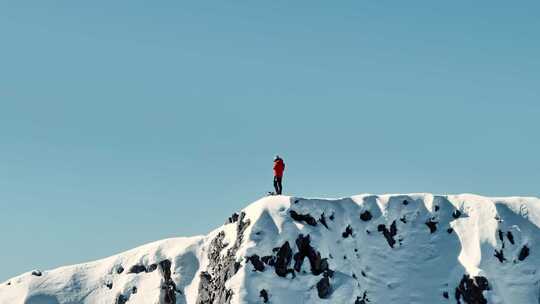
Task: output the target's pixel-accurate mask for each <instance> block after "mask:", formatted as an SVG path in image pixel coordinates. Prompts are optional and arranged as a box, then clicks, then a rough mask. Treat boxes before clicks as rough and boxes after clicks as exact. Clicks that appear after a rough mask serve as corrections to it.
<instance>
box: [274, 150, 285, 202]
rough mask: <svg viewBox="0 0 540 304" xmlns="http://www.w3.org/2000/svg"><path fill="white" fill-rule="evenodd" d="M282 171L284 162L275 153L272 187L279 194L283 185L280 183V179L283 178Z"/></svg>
mask: <svg viewBox="0 0 540 304" xmlns="http://www.w3.org/2000/svg"><path fill="white" fill-rule="evenodd" d="M283 171H285V163H284V162H283V159H281V157H279V155H276V157H275V158H274V189H275V190H276V192H275V193H276V194H278V195H279V194H281V191H282V190H283V186H282V185H281V180H282V179H283Z"/></svg>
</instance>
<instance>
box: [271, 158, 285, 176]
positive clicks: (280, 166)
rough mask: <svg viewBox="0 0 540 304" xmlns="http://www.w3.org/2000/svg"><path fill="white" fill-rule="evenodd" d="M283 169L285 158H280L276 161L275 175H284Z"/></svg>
mask: <svg viewBox="0 0 540 304" xmlns="http://www.w3.org/2000/svg"><path fill="white" fill-rule="evenodd" d="M283 171H285V163H284V162H283V159H281V158H278V159H276V160H275V161H274V176H277V177H283Z"/></svg>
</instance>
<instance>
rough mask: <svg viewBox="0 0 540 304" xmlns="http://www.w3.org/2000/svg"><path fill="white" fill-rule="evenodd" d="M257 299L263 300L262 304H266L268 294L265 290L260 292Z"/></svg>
mask: <svg viewBox="0 0 540 304" xmlns="http://www.w3.org/2000/svg"><path fill="white" fill-rule="evenodd" d="M259 297H261V298H263V303H268V292H267V291H266V289H263V290H261V292H260V293H259Z"/></svg>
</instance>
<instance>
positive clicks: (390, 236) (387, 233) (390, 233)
mask: <svg viewBox="0 0 540 304" xmlns="http://www.w3.org/2000/svg"><path fill="white" fill-rule="evenodd" d="M377 230H378V231H380V232H382V234H383V235H384V237H385V238H386V241H387V242H388V245H390V247H392V248H394V245H395V244H396V240H395V239H394V237H395V236H396V234H397V228H396V221H393V222H392V224H391V225H390V229H388V228H386V226H385V225H384V224H380V225H379V226H377Z"/></svg>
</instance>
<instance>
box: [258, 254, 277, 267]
mask: <svg viewBox="0 0 540 304" xmlns="http://www.w3.org/2000/svg"><path fill="white" fill-rule="evenodd" d="M261 261H262V262H263V263H265V264H266V265H268V266H274V265H275V264H276V257H275V256H273V255H265V256H263V257H262V258H261Z"/></svg>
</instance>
